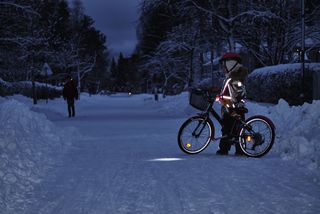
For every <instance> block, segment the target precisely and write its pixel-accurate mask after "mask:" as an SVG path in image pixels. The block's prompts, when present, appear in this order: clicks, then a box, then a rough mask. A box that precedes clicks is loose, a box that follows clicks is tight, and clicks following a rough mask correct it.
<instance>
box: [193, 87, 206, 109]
mask: <svg viewBox="0 0 320 214" xmlns="http://www.w3.org/2000/svg"><path fill="white" fill-rule="evenodd" d="M189 104H190V105H191V106H192V107H194V108H196V109H198V110H201V111H204V110H206V109H207V107H208V104H209V103H208V100H207V98H206V95H205V93H204V92H203V91H201V90H196V89H195V90H192V91H191V93H190V99H189Z"/></svg>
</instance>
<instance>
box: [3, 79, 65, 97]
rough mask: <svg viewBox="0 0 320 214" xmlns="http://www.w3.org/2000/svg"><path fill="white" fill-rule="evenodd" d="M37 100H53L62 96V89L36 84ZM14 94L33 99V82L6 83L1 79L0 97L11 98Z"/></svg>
mask: <svg viewBox="0 0 320 214" xmlns="http://www.w3.org/2000/svg"><path fill="white" fill-rule="evenodd" d="M35 86H36V93H37V99H46V98H48V99H53V98H57V97H60V96H61V95H62V88H61V87H55V86H52V85H49V84H48V87H47V86H46V84H44V83H38V82H36V83H35ZM13 94H22V95H24V96H26V97H32V95H33V91H32V82H31V81H21V82H6V81H3V80H2V79H0V96H3V97H4V96H9V95H13Z"/></svg>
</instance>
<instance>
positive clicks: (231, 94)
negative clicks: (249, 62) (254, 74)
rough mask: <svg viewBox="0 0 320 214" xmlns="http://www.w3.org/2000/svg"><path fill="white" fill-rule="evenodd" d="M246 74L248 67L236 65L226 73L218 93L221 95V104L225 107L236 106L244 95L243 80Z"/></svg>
mask: <svg viewBox="0 0 320 214" xmlns="http://www.w3.org/2000/svg"><path fill="white" fill-rule="evenodd" d="M247 75H248V69H247V68H245V67H243V66H242V65H240V64H239V65H238V67H236V68H235V69H234V70H233V71H231V72H229V73H228V74H227V75H226V77H227V78H226V80H225V81H224V86H223V88H222V91H221V93H220V95H222V99H221V104H222V105H223V106H226V107H228V108H229V107H233V108H234V107H236V106H238V104H240V102H241V100H242V99H243V98H244V97H245V95H246V90H245V86H244V82H245V80H246V78H247Z"/></svg>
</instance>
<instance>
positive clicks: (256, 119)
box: [239, 115, 275, 158]
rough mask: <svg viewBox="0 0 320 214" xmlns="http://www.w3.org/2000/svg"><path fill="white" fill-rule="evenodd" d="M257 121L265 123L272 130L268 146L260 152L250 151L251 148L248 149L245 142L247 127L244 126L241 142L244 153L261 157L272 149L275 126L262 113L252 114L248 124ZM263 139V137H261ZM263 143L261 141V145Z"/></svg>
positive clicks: (240, 137) (241, 130)
mask: <svg viewBox="0 0 320 214" xmlns="http://www.w3.org/2000/svg"><path fill="white" fill-rule="evenodd" d="M257 121H258V122H262V123H264V124H265V125H266V127H267V128H268V129H269V131H270V142H269V143H268V145H267V147H266V148H265V149H263V150H262V151H261V152H258V153H251V152H249V149H247V146H246V142H245V141H246V139H244V138H245V137H244V136H245V129H246V128H244V127H242V128H241V129H240V132H239V144H240V148H241V150H242V151H243V153H244V154H245V155H247V156H249V157H254V158H259V157H262V156H264V155H266V154H267V153H268V152H269V151H270V150H271V148H272V146H273V144H274V140H275V126H274V124H273V122H272V121H271V120H270V119H269V118H267V117H265V116H262V115H256V116H252V117H250V118H248V119H247V120H246V124H247V125H249V126H251V125H252V123H253V122H257ZM259 134H260V133H259ZM261 141H262V139H261ZM254 143H255V142H254ZM262 144H263V143H261V145H262ZM252 147H254V149H255V146H252Z"/></svg>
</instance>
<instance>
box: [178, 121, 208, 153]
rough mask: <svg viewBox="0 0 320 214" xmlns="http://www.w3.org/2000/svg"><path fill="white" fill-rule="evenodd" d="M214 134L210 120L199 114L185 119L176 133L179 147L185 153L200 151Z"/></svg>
mask: <svg viewBox="0 0 320 214" xmlns="http://www.w3.org/2000/svg"><path fill="white" fill-rule="evenodd" d="M213 135H214V126H213V124H212V121H211V120H210V119H209V118H208V119H205V118H204V117H201V116H195V117H192V118H190V119H188V120H187V121H185V122H184V123H183V124H182V126H181V127H180V130H179V133H178V144H179V147H180V149H181V150H182V151H183V152H185V153H187V154H197V153H200V152H202V151H203V150H204V149H205V148H206V147H207V146H208V145H209V143H210V141H211V139H212V138H213Z"/></svg>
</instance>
